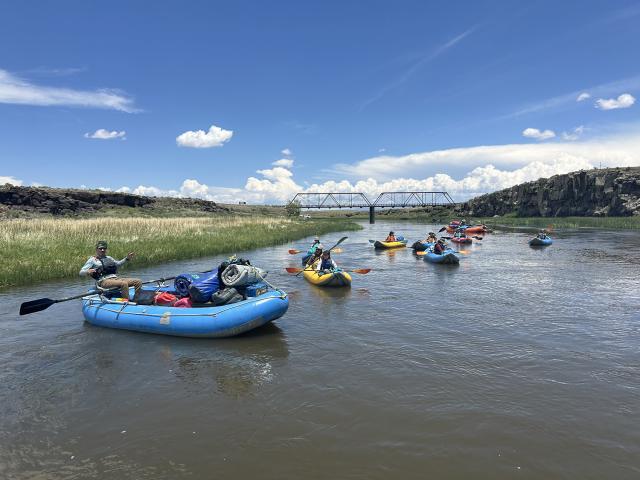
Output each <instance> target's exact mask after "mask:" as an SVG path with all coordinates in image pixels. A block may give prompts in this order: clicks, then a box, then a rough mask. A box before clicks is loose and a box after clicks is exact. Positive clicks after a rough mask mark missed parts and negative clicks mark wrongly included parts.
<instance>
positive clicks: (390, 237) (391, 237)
mask: <svg viewBox="0 0 640 480" xmlns="http://www.w3.org/2000/svg"><path fill="white" fill-rule="evenodd" d="M397 241H398V240H396V236H395V235H394V233H393V232H389V235H387V238H386V239H385V242H397Z"/></svg>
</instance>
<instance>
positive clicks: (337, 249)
mask: <svg viewBox="0 0 640 480" xmlns="http://www.w3.org/2000/svg"><path fill="white" fill-rule="evenodd" d="M342 252H344V250H342V249H341V248H334V249H333V250H331V253H342Z"/></svg>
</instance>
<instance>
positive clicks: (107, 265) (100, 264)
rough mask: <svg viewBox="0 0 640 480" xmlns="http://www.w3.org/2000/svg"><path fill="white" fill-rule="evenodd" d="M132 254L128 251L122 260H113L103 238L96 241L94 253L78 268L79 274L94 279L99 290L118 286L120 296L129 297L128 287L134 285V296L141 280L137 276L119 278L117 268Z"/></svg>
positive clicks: (140, 285)
mask: <svg viewBox="0 0 640 480" xmlns="http://www.w3.org/2000/svg"><path fill="white" fill-rule="evenodd" d="M133 256H134V253H133V252H129V253H128V254H127V256H126V257H124V258H123V259H122V260H114V259H113V257H110V256H109V255H107V242H105V241H104V240H100V241H98V243H96V254H95V256H93V257H89V260H87V262H86V263H85V264H84V266H83V267H82V268H81V269H80V275H83V276H84V275H87V276H90V277H91V278H93V279H94V280H95V281H96V286H97V287H98V288H99V289H100V290H110V289H115V288H119V289H120V296H121V297H122V298H124V299H127V300H128V299H129V287H134V289H135V294H134V298H133V300H134V301H135V296H136V295H137V294H138V290H140V287H142V280H140V279H138V278H121V277H118V275H117V273H118V268H119V267H121V266H122V265H124V264H125V263H126V262H128V261H130V260H131V259H132V258H133Z"/></svg>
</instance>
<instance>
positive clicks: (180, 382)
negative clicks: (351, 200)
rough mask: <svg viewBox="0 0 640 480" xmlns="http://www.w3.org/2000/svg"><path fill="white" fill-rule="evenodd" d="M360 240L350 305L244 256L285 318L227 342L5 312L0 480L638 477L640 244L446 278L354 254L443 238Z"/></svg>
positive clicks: (27, 291)
mask: <svg viewBox="0 0 640 480" xmlns="http://www.w3.org/2000/svg"><path fill="white" fill-rule="evenodd" d="M364 227H365V229H364V230H362V231H360V232H348V233H346V234H345V235H349V237H350V238H349V240H348V241H347V242H346V243H345V244H344V245H343V248H344V252H343V253H341V254H337V255H335V259H336V260H337V261H338V262H339V264H341V265H342V266H344V267H347V268H365V267H370V268H373V271H372V272H371V273H369V274H368V275H354V276H353V277H354V278H353V279H354V281H353V286H352V288H351V289H350V290H335V291H330V290H323V289H320V288H317V287H314V286H311V285H309V284H307V283H306V282H305V281H304V280H303V279H302V278H301V277H297V278H296V277H293V276H291V275H288V274H286V272H285V271H284V269H283V267H285V266H297V265H298V261H299V256H291V255H289V254H288V253H287V249H288V248H291V247H295V248H300V249H302V248H305V247H306V244H307V243H310V242H305V241H300V242H295V243H293V244H291V245H284V246H278V247H273V248H266V249H261V250H257V251H252V252H238V253H239V254H242V255H243V256H247V257H249V258H251V259H252V260H253V263H254V264H258V265H260V266H263V267H266V268H268V269H269V270H271V273H270V275H269V277H268V278H269V280H270V281H271V282H272V283H275V284H276V285H278V286H280V287H282V288H283V289H285V290H286V291H287V292H288V293H289V294H290V299H291V305H290V308H289V311H288V312H287V314H286V315H285V316H284V317H282V318H281V319H279V320H277V321H276V322H275V323H274V324H272V325H269V326H267V327H264V328H261V329H258V330H256V331H254V332H252V333H250V334H248V335H244V336H241V337H237V338H231V339H223V340H196V339H183V338H172V337H165V336H159V335H150V334H142V333H134V332H127V331H119V330H111V329H104V328H98V327H93V326H91V325H89V324H86V323H84V322H83V317H82V313H81V310H80V304H79V303H78V302H77V301H72V302H67V303H62V304H57V305H54V306H52V307H50V308H49V309H47V310H45V311H43V312H39V313H35V314H32V315H28V316H24V317H19V316H18V314H17V312H18V309H19V305H20V303H22V302H23V301H27V300H33V299H35V298H40V297H49V298H61V297H64V296H66V295H69V294H74V293H79V292H81V291H82V289H83V288H85V287H86V286H87V284H86V282H85V281H84V280H82V279H78V280H74V281H66V282H58V283H49V284H45V285H42V286H38V287H33V288H22V289H14V290H13V291H11V292H4V293H2V294H0V315H1V321H0V478H3V479H4V478H6V479H12V480H13V479H16V480H22V479H85V478H100V479H119V480H121V479H146V478H148V479H182V478H197V479H199V478H203V479H205V478H236V479H237V478H273V479H276V478H278V479H282V478H292V479H293V478H295V479H298V478H305V479H316V478H317V479H320V478H346V479H351V478H354V479H356V478H357V479H389V478H403V479H412V478H416V479H422V478H428V477H431V478H491V479H511V478H526V479H534V478H535V479H539V478H546V479H549V478H567V479H570V478H571V479H573V478H581V479H585V478H593V479H602V478H615V479H627V478H628V479H632V478H634V479H637V478H640V412H639V408H640V274H639V272H640V234H639V233H638V232H607V231H584V230H580V231H578V230H566V231H561V232H558V233H557V234H556V235H555V243H554V245H553V246H551V247H547V248H539V249H533V248H530V247H529V246H528V245H527V239H528V238H529V237H530V236H531V234H530V233H526V232H496V233H494V234H491V235H487V236H486V237H485V239H484V240H483V241H482V242H479V243H478V242H476V243H474V244H473V245H471V246H470V247H468V248H465V249H464V250H465V251H466V252H468V253H467V254H466V255H463V256H462V261H461V263H460V265H459V266H458V267H449V266H441V265H432V264H428V263H426V262H424V261H423V260H422V259H421V258H419V257H416V256H415V255H413V254H412V253H411V251H410V250H409V249H403V250H395V251H382V252H376V251H374V250H373V249H372V248H371V246H370V244H369V242H368V240H369V239H381V238H384V236H385V235H386V233H388V230H389V229H393V230H395V231H396V232H397V233H399V234H402V235H404V236H406V237H407V238H408V239H410V241H411V242H412V241H413V240H416V239H418V238H419V237H420V236H421V235H423V234H424V233H426V232H427V231H429V230H436V231H437V228H438V227H437V226H430V225H418V224H413V223H401V224H395V225H389V224H386V223H384V222H380V223H378V224H376V225H373V226H370V225H364ZM340 236H341V235H340V234H333V235H331V236H328V237H326V238H323V239H322V240H323V243H325V244H326V245H331V244H332V243H333V242H335V240H337V238H339V237H340ZM88 253H90V252H88ZM221 260H222V257H215V258H210V259H199V260H196V261H189V262H180V263H175V264H171V265H164V266H162V267H155V268H149V269H139V270H135V269H132V270H128V271H127V274H135V275H138V276H140V277H142V278H144V279H151V278H157V277H160V276H163V275H165V276H166V275H169V274H173V273H180V272H183V271H201V270H206V269H208V268H210V267H211V266H213V265H216V264H217V263H219V262H220V261H221ZM78 268H80V265H78Z"/></svg>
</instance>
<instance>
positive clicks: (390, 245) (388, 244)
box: [373, 240, 407, 249]
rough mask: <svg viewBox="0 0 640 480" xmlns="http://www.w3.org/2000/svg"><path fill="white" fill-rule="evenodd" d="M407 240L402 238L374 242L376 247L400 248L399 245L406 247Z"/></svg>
mask: <svg viewBox="0 0 640 480" xmlns="http://www.w3.org/2000/svg"><path fill="white" fill-rule="evenodd" d="M406 246H407V241H406V240H402V241H401V242H381V241H380V240H376V241H375V243H374V244H373V247H374V248H377V249H380V248H398V247H406Z"/></svg>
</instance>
